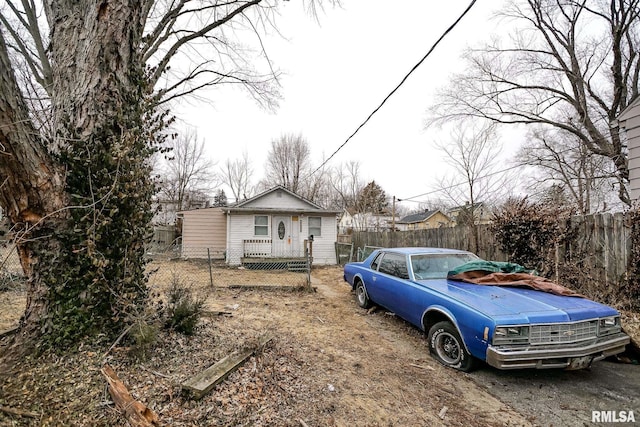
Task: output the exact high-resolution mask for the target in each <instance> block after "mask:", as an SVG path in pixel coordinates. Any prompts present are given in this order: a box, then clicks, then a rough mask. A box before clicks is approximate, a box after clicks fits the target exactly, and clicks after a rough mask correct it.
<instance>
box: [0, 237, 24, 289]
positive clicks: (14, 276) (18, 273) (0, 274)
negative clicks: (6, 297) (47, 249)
mask: <svg viewBox="0 0 640 427" xmlns="http://www.w3.org/2000/svg"><path fill="white" fill-rule="evenodd" d="M23 284H24V273H23V271H22V265H21V264H20V258H19V257H18V252H17V251H16V247H15V245H14V244H13V243H12V242H11V241H3V242H0V291H7V290H15V289H18V288H20V287H21V286H22V285H23Z"/></svg>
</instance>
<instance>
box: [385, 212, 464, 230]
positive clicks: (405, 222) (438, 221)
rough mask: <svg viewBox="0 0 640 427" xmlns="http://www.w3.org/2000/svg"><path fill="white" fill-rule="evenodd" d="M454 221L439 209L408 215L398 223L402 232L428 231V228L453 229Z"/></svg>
mask: <svg viewBox="0 0 640 427" xmlns="http://www.w3.org/2000/svg"><path fill="white" fill-rule="evenodd" d="M452 225H453V221H451V218H449V217H448V216H447V215H445V214H444V213H442V212H441V211H440V210H439V209H436V210H432V211H430V210H426V211H424V212H420V213H416V214H411V215H407V216H405V217H404V218H401V219H400V220H398V221H397V222H396V226H397V228H398V229H399V230H401V231H410V230H426V229H428V228H442V227H451V226H452Z"/></svg>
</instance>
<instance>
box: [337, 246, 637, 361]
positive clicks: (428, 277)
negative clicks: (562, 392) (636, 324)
mask: <svg viewBox="0 0 640 427" xmlns="http://www.w3.org/2000/svg"><path fill="white" fill-rule="evenodd" d="M477 261H480V259H479V258H478V257H477V256H476V255H474V254H472V253H470V252H465V251H459V250H452V249H440V248H389V249H378V250H375V251H374V252H372V253H371V255H369V256H368V257H367V259H365V260H364V261H362V262H351V263H348V264H346V265H345V267H344V280H345V281H346V282H347V283H348V284H349V285H351V288H352V289H353V290H354V291H355V295H356V300H357V303H358V305H359V306H360V307H362V308H369V307H371V306H372V305H373V304H377V305H380V306H382V307H385V308H386V309H388V310H390V311H392V312H393V313H395V314H396V315H397V316H399V317H401V318H403V319H404V320H406V321H408V322H410V323H412V324H413V325H415V326H417V327H418V328H420V329H422V330H423V331H424V332H425V333H426V334H427V340H428V345H429V351H430V353H431V355H432V356H433V357H434V358H435V359H437V360H438V361H439V362H440V363H442V364H443V365H445V366H449V367H452V368H455V369H459V370H462V371H470V370H472V369H473V368H474V367H475V366H476V365H477V363H478V361H485V362H486V363H488V364H489V365H491V366H494V367H496V368H498V369H519V368H538V369H541V368H563V369H583V368H587V367H589V366H591V363H592V362H594V361H597V360H601V359H604V358H605V357H608V356H612V355H615V354H618V353H621V352H623V351H624V349H625V346H626V345H627V344H628V343H629V341H630V339H629V337H628V336H627V335H626V334H624V333H623V332H622V327H621V325H620V314H619V313H618V312H617V311H616V310H615V309H613V308H611V307H608V306H606V305H603V304H600V303H597V302H594V301H591V300H589V299H587V298H582V297H578V296H564V295H557V294H554V293H550V292H543V291H540V290H535V289H530V288H527V287H515V286H493V285H489V286H487V285H478V284H473V283H467V282H463V281H458V280H450V279H447V275H448V273H449V272H450V271H452V270H455V269H457V268H461V267H462V266H463V265H465V264H467V263H474V262H477Z"/></svg>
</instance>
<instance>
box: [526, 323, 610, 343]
mask: <svg viewBox="0 0 640 427" xmlns="http://www.w3.org/2000/svg"><path fill="white" fill-rule="evenodd" d="M597 336H598V321H597V320H590V321H587V322H578V323H556V324H552V325H532V326H531V329H530V330H529V342H530V343H531V344H556V343H572V342H577V341H582V340H586V339H591V338H596V337H597Z"/></svg>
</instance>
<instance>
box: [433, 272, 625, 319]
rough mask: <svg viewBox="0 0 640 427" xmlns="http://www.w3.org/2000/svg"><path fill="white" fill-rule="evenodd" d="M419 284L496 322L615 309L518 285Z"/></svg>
mask: <svg viewBox="0 0 640 427" xmlns="http://www.w3.org/2000/svg"><path fill="white" fill-rule="evenodd" d="M428 282H431V283H428ZM421 283H423V284H425V285H426V286H428V287H432V288H433V289H434V290H438V291H440V292H442V293H443V294H446V295H449V296H450V297H451V298H453V299H456V300H458V301H460V302H462V303H464V304H466V305H468V306H471V307H473V308H474V309H476V310H477V311H479V312H481V313H483V314H485V315H487V316H489V317H491V318H493V319H494V320H495V321H496V323H499V324H519V323H547V322H571V321H580V320H586V319H594V318H597V317H605V316H613V315H617V314H618V312H617V311H616V310H615V309H613V308H611V307H609V306H606V305H604V304H600V303H598V302H595V301H591V300H589V299H586V298H580V297H567V296H561V295H554V294H551V293H548V292H543V291H537V290H533V289H527V288H521V287H509V286H492V285H475V284H470V283H464V282H458V281H454V280H441V281H440V280H438V281H422V282H421Z"/></svg>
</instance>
